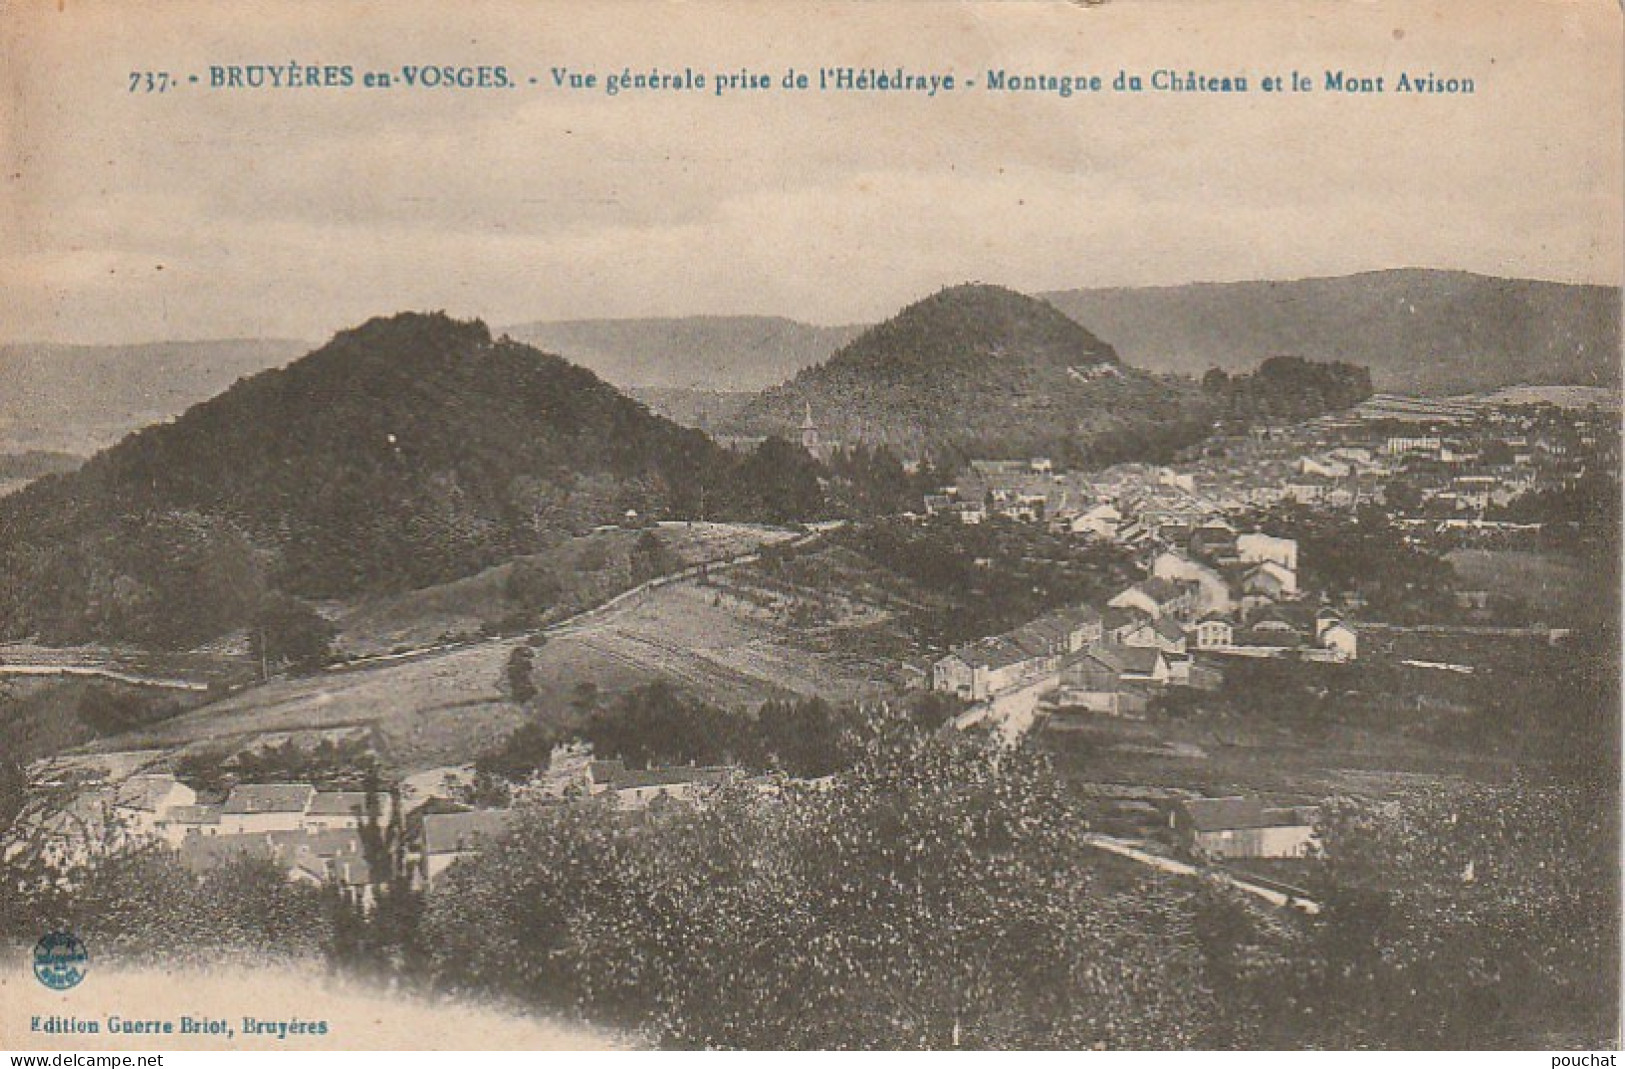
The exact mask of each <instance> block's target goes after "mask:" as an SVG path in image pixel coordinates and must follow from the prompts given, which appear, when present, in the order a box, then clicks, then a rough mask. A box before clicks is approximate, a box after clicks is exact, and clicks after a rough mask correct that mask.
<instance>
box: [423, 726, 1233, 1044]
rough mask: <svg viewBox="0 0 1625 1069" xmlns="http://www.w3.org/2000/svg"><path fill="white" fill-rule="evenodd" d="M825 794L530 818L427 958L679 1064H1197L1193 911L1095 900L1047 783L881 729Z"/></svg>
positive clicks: (458, 891)
mask: <svg viewBox="0 0 1625 1069" xmlns="http://www.w3.org/2000/svg"><path fill="white" fill-rule="evenodd" d="M871 728H872V730H870V731H869V732H868V733H867V742H866V744H865V746H864V749H863V751H862V756H861V757H860V758H859V759H858V761H857V764H856V765H855V766H854V767H852V768H851V769H849V770H847V771H844V772H841V773H838V774H837V775H836V777H835V779H834V780H833V782H831V783H830V784H829V785H827V786H825V787H822V788H820V789H802V788H797V787H795V786H794V785H787V786H786V787H785V788H783V789H782V790H779V791H777V792H773V793H762V792H760V791H758V790H756V789H754V788H751V787H749V786H744V785H737V786H733V787H723V788H722V789H721V790H720V792H719V793H717V794H715V795H713V796H711V797H710V798H708V799H707V800H706V801H705V802H704V804H703V805H697V806H681V805H677V806H670V807H667V808H664V809H652V810H650V811H649V812H648V814H647V816H646V818H645V819H644V820H641V821H635V822H633V821H627V820H625V819H622V818H621V817H619V816H617V815H616V814H615V812H614V811H613V810H612V809H610V808H608V807H607V806H606V805H605V804H604V803H602V802H601V801H599V800H596V799H588V800H583V801H579V802H575V803H571V804H565V805H553V806H537V805H526V804H521V805H519V806H518V807H517V808H516V810H515V818H514V822H513V824H512V825H511V827H510V831H509V832H508V834H507V835H506V836H505V837H503V838H502V839H500V840H498V841H497V842H494V843H491V844H489V845H488V847H487V849H486V850H485V851H484V852H483V853H482V854H481V855H480V856H479V857H478V858H477V859H472V860H471V861H470V862H467V863H463V864H459V865H457V866H454V867H453V868H452V869H451V870H450V871H449V872H448V873H447V876H446V878H445V881H444V883H443V884H441V885H439V886H437V888H436V891H435V892H434V893H432V894H431V895H430V897H429V904H428V911H427V915H426V917H425V924H424V928H423V930H424V933H425V937H426V943H427V947H428V952H429V955H430V961H431V964H432V967H433V969H434V971H435V974H436V975H437V976H438V977H439V978H440V979H441V980H442V981H445V982H450V983H453V984H457V985H462V986H473V987H476V988H484V989H487V990H494V991H499V992H503V993H506V994H509V995H513V996H517V997H520V998H522V999H525V1000H527V1001H531V1002H534V1003H537V1004H539V1005H542V1006H548V1007H553V1008H557V1009H562V1010H567V1011H569V1012H577V1013H585V1014H587V1015H588V1016H591V1017H594V1018H597V1019H600V1020H617V1021H638V1022H642V1023H643V1024H644V1025H645V1026H646V1027H647V1028H648V1029H649V1030H650V1031H652V1033H653V1034H654V1037H655V1038H656V1040H657V1041H659V1042H661V1043H663V1044H665V1045H669V1046H681V1047H690V1046H693V1047H700V1046H720V1047H745V1048H762V1047H775V1048H818V1049H829V1048H849V1047H855V1048H867V1047H885V1048H898V1047H954V1046H960V1047H977V1048H1011V1047H1052V1046H1053V1047H1067V1048H1076V1047H1087V1046H1092V1045H1096V1044H1103V1045H1111V1046H1131V1047H1132V1046H1146V1047H1167V1046H1198V1045H1203V1044H1205V1043H1208V1042H1210V1041H1211V1039H1212V1038H1213V1037H1215V1036H1216V1035H1218V1034H1219V1033H1218V1032H1216V1031H1215V1028H1214V1018H1215V1016H1216V1012H1215V1011H1216V1000H1215V998H1214V995H1213V993H1212V991H1211V987H1210V984H1209V983H1208V980H1207V977H1206V974H1205V968H1206V965H1205V959H1204V957H1203V952H1202V947H1201V945H1200V943H1199V942H1198V941H1197V939H1196V937H1195V935H1194V932H1193V928H1192V924H1191V919H1190V911H1191V902H1190V896H1188V895H1184V894H1181V893H1179V892H1176V891H1172V890H1170V889H1169V888H1167V887H1162V886H1157V885H1151V884H1143V885H1134V886H1130V887H1129V888H1127V889H1126V890H1124V891H1114V890H1107V889H1104V888H1101V887H1098V886H1097V885H1096V883H1095V881H1094V880H1093V879H1092V877H1091V871H1090V869H1089V867H1088V865H1089V862H1088V860H1087V859H1088V858H1092V857H1093V856H1094V855H1093V854H1091V853H1088V852H1087V851H1086V850H1085V849H1084V848H1082V847H1081V844H1079V843H1078V841H1077V833H1078V831H1079V830H1080V829H1081V827H1082V824H1081V822H1080V821H1079V820H1078V819H1077V816H1076V814H1075V813H1074V812H1073V811H1072V808H1071V804H1070V802H1069V800H1068V798H1067V796H1066V794H1065V790H1064V788H1063V787H1062V785H1061V784H1060V782H1059V780H1058V778H1057V777H1056V776H1055V774H1054V770H1053V769H1051V768H1050V767H1049V766H1048V765H1047V763H1046V762H1045V760H1044V759H1043V758H1042V757H1041V756H1040V755H1037V754H1035V753H1033V752H1030V751H1026V750H1019V749H1017V750H1012V749H1007V748H1003V747H1001V746H999V745H998V744H997V743H995V742H993V741H991V740H982V739H976V738H972V737H968V736H965V735H960V734H958V733H955V734H953V735H951V736H934V737H927V736H923V735H921V734H920V733H918V732H917V731H915V730H913V729H912V728H911V727H910V726H909V725H908V724H907V723H906V722H904V721H903V720H901V719H898V718H895V717H892V718H888V717H886V716H883V715H878V714H877V716H876V717H875V719H874V721H873V723H872V725H871Z"/></svg>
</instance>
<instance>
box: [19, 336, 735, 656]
mask: <svg viewBox="0 0 1625 1069" xmlns="http://www.w3.org/2000/svg"><path fill="white" fill-rule="evenodd" d="M729 463H730V462H729V459H728V457H727V456H726V455H725V454H724V453H723V452H722V451H721V450H720V449H718V448H717V447H716V446H715V445H714V444H713V443H712V442H711V441H710V440H709V439H708V438H706V437H705V435H703V434H701V433H700V432H698V431H692V430H687V429H684V428H681V427H678V426H677V425H676V424H673V423H671V422H669V421H668V420H665V419H662V418H660V417H658V416H654V415H651V414H650V413H649V412H648V410H647V409H645V408H644V407H643V406H642V405H640V404H638V403H637V402H635V401H633V400H631V399H629V398H627V397H625V396H623V395H622V394H620V393H619V392H617V391H616V390H615V389H614V388H613V387H611V386H609V385H607V384H606V383H604V382H602V381H600V380H599V379H598V378H597V377H596V376H594V375H593V374H592V373H591V372H589V371H586V370H584V369H582V368H579V367H576V366H574V365H571V364H569V363H567V362H565V361H564V360H562V359H560V358H559V357H556V356H549V355H546V354H544V353H541V352H538V351H537V350H535V349H532V348H529V347H528V346H525V345H521V344H519V343H516V342H511V341H508V340H506V339H503V340H493V339H492V338H491V335H490V333H489V331H488V330H487V329H486V327H485V325H484V324H482V323H479V322H477V321H476V322H457V321H454V320H452V319H449V318H447V317H446V316H444V315H441V314H433V315H419V314H403V315H397V316H394V317H392V318H386V319H374V320H372V321H370V322H368V323H366V324H365V325H363V326H361V327H359V328H356V329H354V330H349V331H345V332H343V333H341V334H339V335H337V336H336V337H334V338H333V339H332V341H330V342H329V343H328V344H326V345H325V346H323V347H322V348H320V349H318V350H316V351H315V352H312V353H310V354H309V355H307V356H305V357H304V358H302V359H300V360H298V361H297V362H295V363H294V364H292V365H291V366H289V367H287V368H285V369H280V370H273V371H266V372H262V373H260V374H257V375H254V376H253V377H251V378H247V379H244V380H241V381H239V382H238V383H237V384H236V385H234V386H232V387H231V388H230V389H229V390H227V391H226V392H225V393H223V394H221V395H220V396H218V397H215V398H214V399H212V400H209V401H206V402H204V403H202V404H199V405H196V406H195V407H193V408H191V409H190V410H188V411H187V412H186V413H185V414H184V415H182V416H181V417H180V418H178V419H176V420H175V421H173V422H171V423H167V424H163V425H159V426H154V427H149V428H147V429H145V430H142V431H139V432H137V433H135V434H133V435H131V436H129V437H128V438H126V439H125V440H124V441H122V442H121V443H119V444H118V445H117V446H115V447H113V448H111V449H109V450H106V451H104V452H102V453H100V454H98V455H97V456H95V457H94V458H92V459H91V460H90V461H89V462H87V463H86V464H85V465H84V467H83V468H81V469H80V470H79V471H77V472H73V473H71V474H68V475H59V476H53V477H49V478H46V479H43V480H41V481H39V482H37V483H34V484H33V485H31V486H29V487H26V488H25V489H23V490H21V491H19V492H18V493H16V494H14V495H11V496H9V497H6V498H0V633H3V634H4V635H7V636H18V635H26V634H32V633H37V634H40V635H42V636H43V637H45V638H47V639H50V640H55V641H62V640H75V639H85V638H91V637H100V638H122V639H130V640H135V641H146V642H152V643H160V644H182V643H191V642H196V641H200V640H202V639H206V638H210V637H213V636H215V635H218V634H220V633H223V632H225V631H227V630H230V629H231V628H232V627H234V626H238V625H240V624H241V623H242V622H243V621H244V620H245V619H246V618H247V617H248V615H249V614H250V613H251V612H252V611H253V607H254V606H255V604H256V603H258V602H259V601H260V599H262V598H263V597H264V595H265V593H266V592H267V591H268V590H278V591H282V592H286V593H291V594H295V595H301V596H308V597H343V596H347V595H352V594H356V593H361V592H370V591H381V590H396V589H403V588H410V587H415V586H420V585H424V584H428V583H433V582H438V581H442V580H445V579H448V578H452V577H455V576H459V575H463V574H467V573H469V572H472V571H474V570H476V569H478V568H481V567H484V566H486V565H489V564H491V563H493V562H495V561H499V560H502V559H505V558H507V557H509V556H511V555H513V554H515V553H519V552H527V551H531V550H533V549H534V548H535V547H536V546H537V545H538V544H539V543H540V542H541V541H542V540H544V539H546V538H547V537H548V536H549V535H550V534H551V533H554V532H557V531H560V530H568V529H573V528H580V527H582V526H589V525H592V524H595V523H601V522H604V521H606V520H609V519H612V518H618V517H620V516H621V515H622V514H623V512H624V511H625V510H626V509H637V510H639V511H640V512H641V513H643V514H645V515H648V514H651V513H659V514H664V515H676V516H681V515H685V514H688V513H689V511H690V510H691V508H692V501H693V498H694V497H695V496H697V494H698V493H699V492H700V488H701V486H702V485H704V484H705V483H706V482H707V481H708V480H709V481H710V482H711V485H712V486H713V488H715V487H716V486H717V485H719V484H724V483H726V482H727V481H728V476H727V475H726V474H724V472H725V469H726V468H727V466H728V465H729ZM720 496H721V495H717V497H720ZM713 500H715V498H714V499H713ZM713 507H716V506H713Z"/></svg>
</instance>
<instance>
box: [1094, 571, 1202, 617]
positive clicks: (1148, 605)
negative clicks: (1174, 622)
mask: <svg viewBox="0 0 1625 1069" xmlns="http://www.w3.org/2000/svg"><path fill="white" fill-rule="evenodd" d="M1195 590H1196V585H1195V584H1194V583H1179V582H1174V581H1172V580H1169V579H1162V578H1158V577H1155V576H1153V577H1152V578H1150V579H1145V580H1142V581H1141V582H1138V583H1135V584H1134V585H1133V586H1131V587H1129V588H1128V589H1127V590H1124V591H1122V592H1121V593H1119V594H1117V595H1116V596H1114V597H1113V598H1112V599H1111V600H1110V601H1108V602H1107V603H1106V604H1107V605H1109V606H1111V607H1112V608H1114V609H1139V610H1140V611H1141V612H1143V613H1145V614H1146V615H1147V616H1150V617H1152V618H1153V619H1160V618H1161V617H1163V616H1174V617H1178V618H1181V619H1183V618H1185V617H1188V616H1189V615H1190V614H1191V610H1192V607H1193V606H1194V604H1195V601H1196V598H1195Z"/></svg>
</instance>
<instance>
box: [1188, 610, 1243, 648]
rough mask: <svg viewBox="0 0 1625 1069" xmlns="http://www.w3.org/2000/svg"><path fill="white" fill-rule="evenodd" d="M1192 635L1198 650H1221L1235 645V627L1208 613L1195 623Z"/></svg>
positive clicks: (1224, 619) (1225, 620)
mask: <svg viewBox="0 0 1625 1069" xmlns="http://www.w3.org/2000/svg"><path fill="white" fill-rule="evenodd" d="M1192 633H1193V636H1194V638H1195V644H1196V648H1197V649H1199V650H1215V649H1222V648H1224V647H1226V646H1233V645H1235V643H1236V625H1235V624H1234V623H1232V622H1231V621H1230V620H1229V619H1228V618H1227V617H1224V616H1220V615H1219V614H1217V613H1209V614H1208V615H1206V616H1204V617H1202V618H1201V619H1200V620H1198V621H1196V626H1195V627H1194V628H1192Z"/></svg>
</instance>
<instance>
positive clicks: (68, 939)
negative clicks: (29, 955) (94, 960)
mask: <svg viewBox="0 0 1625 1069" xmlns="http://www.w3.org/2000/svg"><path fill="white" fill-rule="evenodd" d="M89 969H90V952H89V951H87V950H86V949H85V944H84V943H82V942H80V941H79V937H78V936H76V935H74V934H73V933H72V932H47V933H46V934H45V935H44V936H43V937H41V939H40V941H39V942H37V943H35V944H34V977H35V979H37V980H39V982H40V983H42V984H44V985H45V986H46V987H49V988H52V989H53V990H56V991H66V990H67V989H68V988H70V987H75V986H77V985H78V984H79V981H81V980H83V979H84V978H85V973H86V972H87V971H89Z"/></svg>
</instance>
